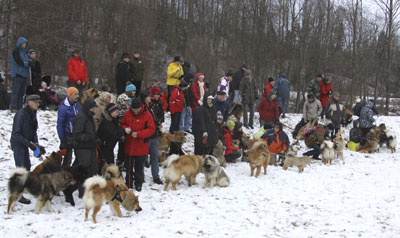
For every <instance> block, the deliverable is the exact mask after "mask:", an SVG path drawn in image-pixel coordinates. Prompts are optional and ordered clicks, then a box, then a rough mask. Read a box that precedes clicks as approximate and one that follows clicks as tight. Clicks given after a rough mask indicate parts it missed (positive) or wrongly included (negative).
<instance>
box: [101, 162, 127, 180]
mask: <svg viewBox="0 0 400 238" xmlns="http://www.w3.org/2000/svg"><path fill="white" fill-rule="evenodd" d="M101 173H102V175H103V177H104V178H105V179H106V180H108V181H111V180H115V179H119V178H122V176H121V172H120V171H119V168H118V166H116V165H115V164H111V165H109V164H107V163H106V164H104V166H103V169H102V170H101Z"/></svg>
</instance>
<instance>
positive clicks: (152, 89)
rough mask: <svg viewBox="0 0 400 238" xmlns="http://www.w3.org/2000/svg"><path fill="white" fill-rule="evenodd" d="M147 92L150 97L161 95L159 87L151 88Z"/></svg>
mask: <svg viewBox="0 0 400 238" xmlns="http://www.w3.org/2000/svg"><path fill="white" fill-rule="evenodd" d="M149 92H150V93H151V94H152V95H160V94H161V89H160V88H159V87H152V88H150V89H149Z"/></svg>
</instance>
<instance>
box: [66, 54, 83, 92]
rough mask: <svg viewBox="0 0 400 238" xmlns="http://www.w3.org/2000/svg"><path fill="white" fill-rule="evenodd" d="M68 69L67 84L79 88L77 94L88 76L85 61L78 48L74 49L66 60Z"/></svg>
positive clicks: (81, 90) (81, 89)
mask: <svg viewBox="0 0 400 238" xmlns="http://www.w3.org/2000/svg"><path fill="white" fill-rule="evenodd" d="M67 71H68V86H69V87H75V88H77V89H78V90H79V96H80V97H81V96H82V93H83V91H84V89H85V87H86V84H87V81H88V76H87V68H86V64H85V61H83V60H82V58H81V53H80V51H79V50H77V49H76V50H74V52H73V53H72V57H71V58H70V59H69V60H68V62H67Z"/></svg>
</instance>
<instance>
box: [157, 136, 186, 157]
mask: <svg viewBox="0 0 400 238" xmlns="http://www.w3.org/2000/svg"><path fill="white" fill-rule="evenodd" d="M185 142H186V136H185V132H183V131H175V133H174V134H173V135H171V134H170V133H168V132H162V133H159V136H158V159H159V161H160V163H162V162H164V161H165V160H166V159H167V157H168V154H169V151H170V148H171V144H172V143H175V144H174V145H180V146H182V144H183V143H185Z"/></svg>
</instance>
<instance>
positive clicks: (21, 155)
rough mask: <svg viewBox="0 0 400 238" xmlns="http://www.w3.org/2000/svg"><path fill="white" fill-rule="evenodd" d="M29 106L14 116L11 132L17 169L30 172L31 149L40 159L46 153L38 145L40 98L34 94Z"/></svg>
mask: <svg viewBox="0 0 400 238" xmlns="http://www.w3.org/2000/svg"><path fill="white" fill-rule="evenodd" d="M26 101H27V105H26V106H25V107H24V108H21V109H19V110H18V112H17V113H16V114H15V116H14V122H13V128H12V132H11V140H10V142H11V149H12V150H13V152H14V161H15V166H16V167H22V168H25V169H26V170H28V171H30V169H31V161H30V159H29V151H28V148H30V149H31V150H32V151H33V154H34V156H35V157H37V158H38V157H40V156H41V155H42V154H45V153H46V151H45V150H44V148H43V147H42V146H40V145H39V144H38V143H39V141H38V136H37V133H36V132H37V129H38V121H37V118H36V111H37V110H38V108H39V105H40V96H39V95H36V94H32V95H30V96H28V97H27V98H26ZM19 201H20V202H21V203H24V204H29V203H30V201H29V200H28V199H26V198H24V197H21V199H20V200H19Z"/></svg>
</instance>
